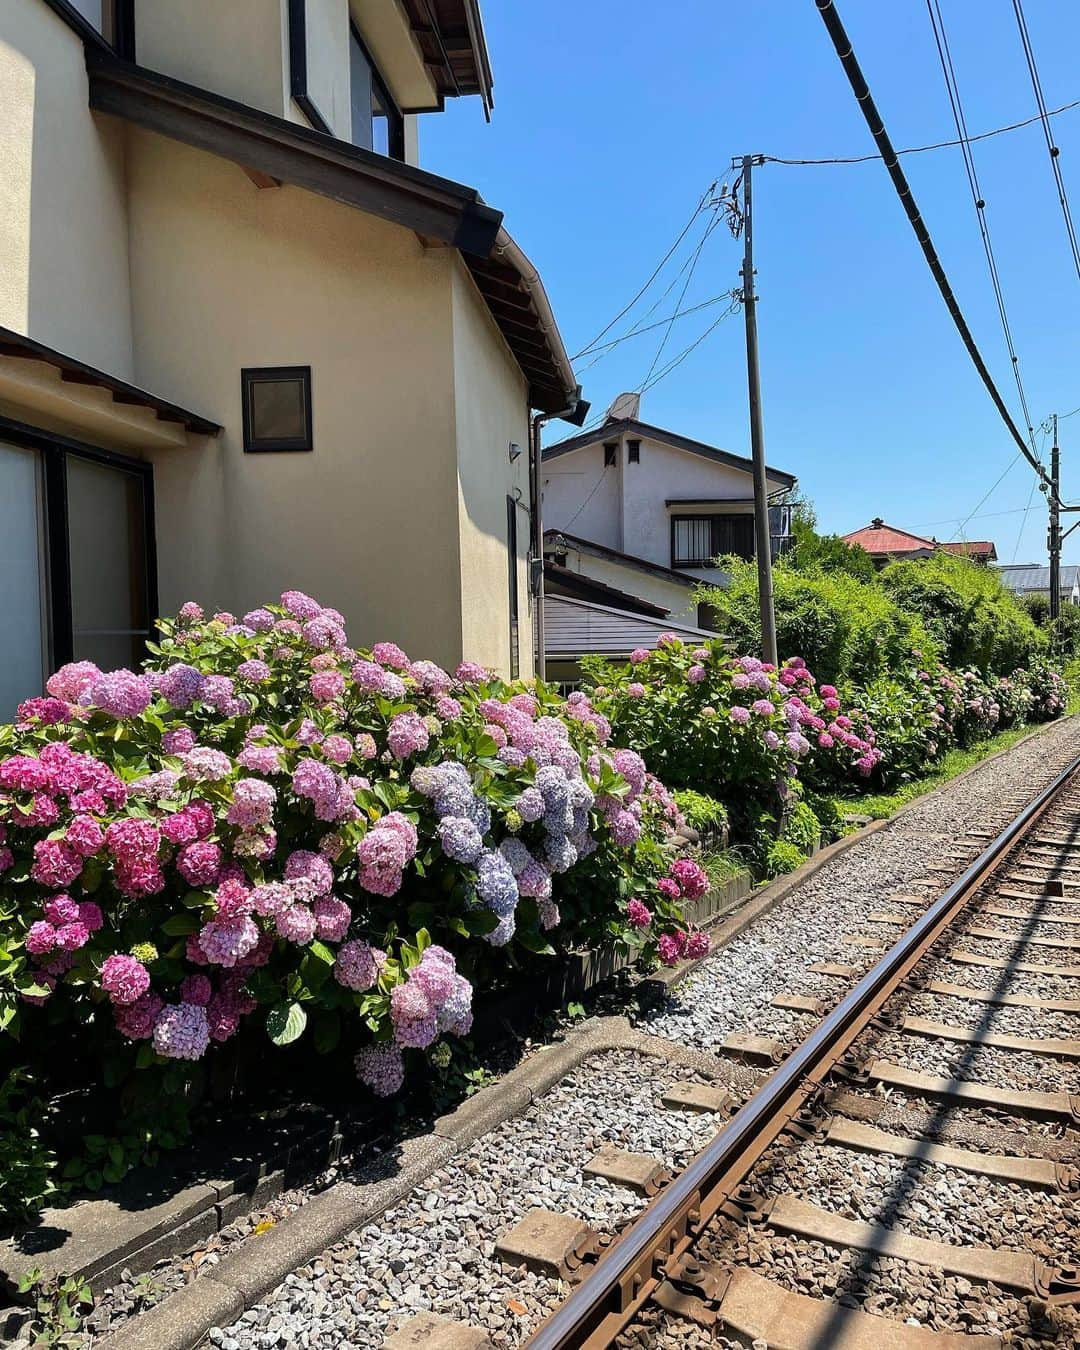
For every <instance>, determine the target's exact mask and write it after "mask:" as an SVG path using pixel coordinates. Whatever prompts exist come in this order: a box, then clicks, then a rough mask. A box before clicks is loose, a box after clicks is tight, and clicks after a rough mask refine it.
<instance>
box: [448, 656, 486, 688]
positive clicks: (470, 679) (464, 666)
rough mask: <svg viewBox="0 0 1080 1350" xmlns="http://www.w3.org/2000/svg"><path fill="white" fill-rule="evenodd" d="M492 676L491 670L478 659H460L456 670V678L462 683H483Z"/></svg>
mask: <svg viewBox="0 0 1080 1350" xmlns="http://www.w3.org/2000/svg"><path fill="white" fill-rule="evenodd" d="M490 678H491V675H490V672H489V671H488V670H487V669H485V667H484V666H482V665H480V664H479V663H478V662H476V661H459V662H458V664H457V667H456V669H455V670H454V679H455V680H457V681H459V682H460V683H461V684H483V683H484V682H485V681H486V680H488V679H490Z"/></svg>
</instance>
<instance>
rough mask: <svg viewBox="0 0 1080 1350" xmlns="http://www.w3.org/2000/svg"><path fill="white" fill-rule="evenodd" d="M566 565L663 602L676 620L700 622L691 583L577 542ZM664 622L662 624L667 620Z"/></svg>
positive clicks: (643, 598)
mask: <svg viewBox="0 0 1080 1350" xmlns="http://www.w3.org/2000/svg"><path fill="white" fill-rule="evenodd" d="M566 566H567V567H568V568H569V569H570V570H571V571H572V572H580V573H581V574H582V575H583V576H587V577H592V578H593V580H594V581H602V582H604V584H605V585H607V586H614V587H616V589H618V590H620V591H626V592H627V594H629V595H636V596H637V597H638V599H640V600H648V601H650V602H651V603H652V604H654V605H660V606H662V607H663V608H664V609H666V610H668V611H669V616H668V617H669V618H670V619H671V620H672V621H673V622H676V623H688V624H690V625H691V626H693V627H696V626H697V612H698V611H697V602H696V601H695V600H693V599H691V592H690V587H689V586H683V585H681V584H680V583H679V582H677V581H665V580H664V578H663V577H658V576H654V575H652V574H650V573H649V572H643V571H642V570H641V568H640V567H631V566H630V565H629V564H628V563H620V562H618V561H617V560H616V559H614V558H597V557H596V556H595V555H593V554H591V553H583V552H581V550H580V549H576V548H574V547H573V545H571V546H570V548H569V550H568V552H567V555H566ZM612 603H614V602H612ZM660 622H661V624H662V623H663V622H664V621H663V620H660Z"/></svg>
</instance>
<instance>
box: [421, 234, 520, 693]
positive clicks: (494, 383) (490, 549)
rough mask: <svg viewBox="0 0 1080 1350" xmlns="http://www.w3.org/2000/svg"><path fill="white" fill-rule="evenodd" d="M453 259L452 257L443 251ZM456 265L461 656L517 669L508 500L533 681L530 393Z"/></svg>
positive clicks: (465, 274) (462, 270)
mask: <svg viewBox="0 0 1080 1350" xmlns="http://www.w3.org/2000/svg"><path fill="white" fill-rule="evenodd" d="M443 251H446V250H443ZM451 256H452V257H453V318H454V415H455V423H456V428H457V453H458V521H459V529H460V549H459V551H460V556H461V644H462V653H463V654H464V655H465V656H467V657H469V658H470V659H471V660H474V661H481V662H482V663H483V664H484V665H488V666H493V667H494V668H495V669H497V670H500V671H502V672H503V673H505V674H508V673H509V669H510V626H509V601H508V597H509V553H508V546H507V506H506V498H507V496H508V495H510V496H516V497H517V498H518V500H519V502H520V506H519V508H518V512H517V522H518V524H517V559H516V569H517V583H518V616H519V617H518V661H519V670H520V673H521V675H522V676H527V675H531V674H532V670H533V640H532V619H531V615H530V612H529V584H528V564H527V561H526V560H527V556H528V548H529V513H528V505H529V460H528V455H527V454H525V453H522V454H521V455H519V457H518V458H517V460H516V461H515V462H514V463H513V464H511V463H510V454H509V446H510V442H511V441H513V442H515V443H516V444H517V445H520V446H521V447H522V448H523V451H524V447H526V446H527V445H528V443H529V416H528V386H527V384H526V382H525V378H524V376H523V375H522V374H521V371H520V369H519V367H518V366H517V364H516V363H515V361H514V358H513V357H512V356H511V354H510V351H509V349H508V348H507V346H506V343H505V341H504V339H503V337H502V334H501V333H500V332H499V330H498V328H496V326H495V324H494V322H493V321H492V319H491V316H490V314H489V313H488V311H487V309H486V307H485V306H484V303H483V301H482V300H481V298H480V294H479V292H478V291H477V289H476V287H475V285H474V284H473V281H472V279H471V277H470V276H469V274H468V271H467V270H466V268H465V265H464V264H463V263H462V262H461V260H460V258H458V257H456V256H454V255H453V254H451Z"/></svg>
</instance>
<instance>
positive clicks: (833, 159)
mask: <svg viewBox="0 0 1080 1350" xmlns="http://www.w3.org/2000/svg"><path fill="white" fill-rule="evenodd" d="M1074 108H1080V98H1077V99H1073V101H1072V102H1071V103H1063V104H1062V105H1061V107H1060V108H1051V109H1050V110H1049V111H1048V112H1047V113H1046V116H1047V117H1059V116H1060V115H1061V114H1062V113H1066V112H1072V110H1073V109H1074ZM1042 120H1043V119H1042V114H1040V113H1036V114H1035V116H1034V117H1025V118H1024V120H1023V121H1022V122H1010V123H1009V124H1008V126H1004V127H995V128H994V129H993V131H980V132H979V133H978V134H977V135H975V136H969V137H967V140H968V143H969V144H972V143H973V142H975V141H986V140H989V139H990V137H991V136H1001V135H1004V133H1005V132H1007V131H1019V130H1020V129H1021V128H1022V127H1030V126H1033V125H1034V123H1036V122H1041V121H1042ZM960 144H961V142H960V141H934V142H933V144H931V145H909V146H907V147H905V148H904V149H903V150H897V151H896V154H897V156H900V155H925V154H926V152H927V151H928V150H951V149H953V148H955V147H956V146H958V145H960ZM881 158H882V156H881V155H830V156H827V157H825V158H823V159H783V158H781V157H780V156H779V155H762V159H763V160H765V162H766V163H767V164H794V165H800V164H869V163H870V162H871V160H875V159H881Z"/></svg>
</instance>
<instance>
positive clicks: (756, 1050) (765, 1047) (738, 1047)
mask: <svg viewBox="0 0 1080 1350" xmlns="http://www.w3.org/2000/svg"><path fill="white" fill-rule="evenodd" d="M717 1049H718V1050H719V1051H720V1052H721V1053H722V1054H725V1055H735V1056H737V1057H738V1058H739V1059H744V1060H746V1061H747V1063H748V1064H769V1065H771V1064H779V1063H780V1061H781V1060H782V1059H783V1058H784V1051H783V1048H782V1046H781V1045H780V1042H779V1041H776V1040H773V1038H772V1037H771V1036H755V1035H754V1034H753V1033H752V1032H750V1031H733V1032H732V1033H731V1035H730V1036H725V1037H724V1039H723V1040H722V1041H721V1042H720V1044H719V1045H718V1046H717Z"/></svg>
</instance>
